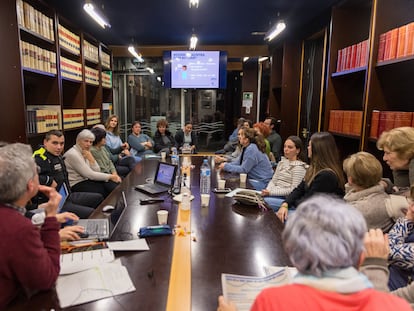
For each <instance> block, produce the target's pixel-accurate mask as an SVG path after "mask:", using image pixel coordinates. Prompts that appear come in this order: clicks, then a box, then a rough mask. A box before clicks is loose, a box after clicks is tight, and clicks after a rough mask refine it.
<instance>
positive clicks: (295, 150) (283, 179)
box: [262, 136, 308, 212]
mask: <svg viewBox="0 0 414 311" xmlns="http://www.w3.org/2000/svg"><path fill="white" fill-rule="evenodd" d="M283 152H284V154H285V156H284V157H282V159H281V160H280V161H279V163H278V164H277V167H276V171H275V173H274V174H273V178H272V180H271V181H270V182H269V184H268V185H267V187H266V189H263V190H262V196H263V197H264V200H265V201H266V203H267V204H268V205H269V206H270V207H271V208H272V209H273V210H274V211H275V212H277V211H278V210H279V207H280V205H281V204H282V203H283V202H284V201H285V200H286V196H287V195H289V194H290V193H291V192H292V190H293V189H295V188H296V187H297V186H298V185H299V184H300V183H301V182H302V180H303V177H304V176H305V173H306V168H307V167H308V165H307V164H306V163H305V162H304V161H303V160H304V156H303V143H302V140H301V139H300V138H299V137H298V136H289V137H288V138H287V139H286V141H285V144H284V147H283Z"/></svg>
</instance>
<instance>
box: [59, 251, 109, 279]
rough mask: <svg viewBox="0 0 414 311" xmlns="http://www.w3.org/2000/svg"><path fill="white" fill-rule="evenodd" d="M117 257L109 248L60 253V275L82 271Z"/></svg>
mask: <svg viewBox="0 0 414 311" xmlns="http://www.w3.org/2000/svg"><path fill="white" fill-rule="evenodd" d="M114 259H115V255H114V252H113V251H112V250H110V249H108V248H103V249H96V250H92V251H85V252H75V253H69V254H62V255H60V273H59V274H60V275H65V274H70V273H75V272H80V271H83V270H87V269H90V268H92V267H95V266H97V265H99V264H101V263H106V262H111V261H113V260H114Z"/></svg>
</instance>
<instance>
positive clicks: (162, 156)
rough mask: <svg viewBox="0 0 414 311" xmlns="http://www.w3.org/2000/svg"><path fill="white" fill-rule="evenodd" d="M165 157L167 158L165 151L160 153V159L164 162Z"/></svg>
mask: <svg viewBox="0 0 414 311" xmlns="http://www.w3.org/2000/svg"><path fill="white" fill-rule="evenodd" d="M166 157H167V153H166V152H165V151H163V152H161V159H162V160H165V158H166Z"/></svg>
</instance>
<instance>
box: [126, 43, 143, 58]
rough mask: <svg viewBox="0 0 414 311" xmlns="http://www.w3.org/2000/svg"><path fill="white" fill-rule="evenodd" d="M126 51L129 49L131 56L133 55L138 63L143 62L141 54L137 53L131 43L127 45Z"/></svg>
mask: <svg viewBox="0 0 414 311" xmlns="http://www.w3.org/2000/svg"><path fill="white" fill-rule="evenodd" d="M128 51H129V53H131V54H132V56H134V57H135V58H136V59H137V60H138V62H140V63H143V62H144V59H143V58H142V55H141V54H138V53H137V51H135V48H134V46H133V45H132V44H131V45H130V46H129V47H128Z"/></svg>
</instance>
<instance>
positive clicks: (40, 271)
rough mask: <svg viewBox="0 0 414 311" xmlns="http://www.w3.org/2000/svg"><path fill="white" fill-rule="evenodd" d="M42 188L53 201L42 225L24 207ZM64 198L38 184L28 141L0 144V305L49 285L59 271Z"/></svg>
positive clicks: (47, 206) (48, 205)
mask: <svg viewBox="0 0 414 311" xmlns="http://www.w3.org/2000/svg"><path fill="white" fill-rule="evenodd" d="M38 191H41V192H43V193H44V194H45V195H46V196H47V197H48V198H49V201H48V202H47V203H45V204H44V205H43V207H44V209H45V213H46V218H45V220H44V223H43V225H42V226H41V227H40V229H38V228H36V227H35V226H33V225H32V223H31V221H30V220H29V219H27V218H26V217H24V213H25V211H26V209H25V206H26V204H27V203H28V201H29V200H30V199H31V198H32V197H33V196H34V195H36V193H37V192H38ZM60 199H61V196H60V195H59V194H58V193H57V191H56V190H55V189H54V188H52V187H46V186H41V185H39V176H38V173H37V167H36V163H35V161H34V160H33V158H32V149H31V148H30V146H28V145H24V144H20V143H16V144H10V145H5V146H3V147H1V148H0V202H1V203H0V233H1V256H0V309H1V310H3V309H4V308H5V307H6V305H7V304H8V303H10V302H11V300H12V299H13V298H15V297H16V296H18V295H19V294H27V295H32V294H34V293H35V292H36V291H39V290H46V289H49V288H51V287H52V286H53V285H54V284H55V281H56V279H57V277H58V275H59V270H60V264H59V256H60V239H59V228H60V225H59V223H58V222H57V220H56V217H55V215H56V210H57V207H58V205H59V201H60Z"/></svg>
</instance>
